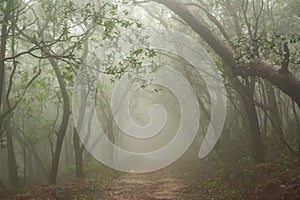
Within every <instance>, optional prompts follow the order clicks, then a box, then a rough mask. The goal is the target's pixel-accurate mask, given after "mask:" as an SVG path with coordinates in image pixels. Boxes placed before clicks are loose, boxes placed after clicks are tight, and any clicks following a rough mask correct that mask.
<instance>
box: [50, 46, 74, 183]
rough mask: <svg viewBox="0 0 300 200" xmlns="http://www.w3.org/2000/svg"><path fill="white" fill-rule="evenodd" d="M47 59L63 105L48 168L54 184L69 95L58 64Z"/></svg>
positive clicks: (66, 117) (66, 122)
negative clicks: (55, 78)
mask: <svg viewBox="0 0 300 200" xmlns="http://www.w3.org/2000/svg"><path fill="white" fill-rule="evenodd" d="M44 52H46V54H49V53H48V52H47V51H46V50H44ZM48 59H49V61H50V64H51V65H52V67H53V69H54V71H55V75H56V77H57V80H58V83H59V87H60V90H61V93H62V97H63V104H64V105H63V116H62V121H61V124H60V127H59V130H58V133H57V140H56V146H55V150H54V155H53V158H52V163H51V168H50V173H49V183H56V178H57V172H58V164H59V158H60V153H61V149H62V145H63V141H64V137H65V134H66V130H67V126H68V122H69V116H70V102H69V94H68V91H67V88H66V85H65V83H64V79H63V77H62V75H61V72H60V69H59V66H58V63H57V62H56V61H55V60H54V58H52V57H49V58H48Z"/></svg>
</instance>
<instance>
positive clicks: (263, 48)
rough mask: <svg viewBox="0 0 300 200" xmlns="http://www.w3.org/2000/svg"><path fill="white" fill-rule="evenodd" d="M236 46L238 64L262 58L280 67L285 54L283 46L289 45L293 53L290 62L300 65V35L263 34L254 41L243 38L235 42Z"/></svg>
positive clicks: (246, 37)
mask: <svg viewBox="0 0 300 200" xmlns="http://www.w3.org/2000/svg"><path fill="white" fill-rule="evenodd" d="M234 44H235V48H236V51H235V59H236V61H237V63H243V62H245V61H247V60H249V59H252V58H255V57H258V56H260V57H263V58H265V59H268V60H271V61H273V63H274V64H277V65H280V64H281V62H282V60H283V59H284V53H285V52H284V51H283V45H284V44H287V45H288V46H289V49H290V53H291V58H290V60H291V61H290V62H291V63H293V64H300V35H295V34H288V35H283V34H279V33H276V32H275V33H273V34H272V35H265V34H261V35H259V36H258V37H257V38H256V39H255V40H254V41H251V40H250V38H249V37H248V36H243V37H240V38H237V39H236V40H234Z"/></svg>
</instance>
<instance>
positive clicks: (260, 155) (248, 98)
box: [242, 81, 265, 162]
mask: <svg viewBox="0 0 300 200" xmlns="http://www.w3.org/2000/svg"><path fill="white" fill-rule="evenodd" d="M244 88H245V89H244V90H243V91H246V92H244V94H243V95H242V101H243V104H244V107H245V109H246V114H247V117H248V123H249V127H250V135H251V139H252V146H253V158H254V160H255V161H256V162H264V161H265V152H264V146H263V141H262V137H261V131H260V126H259V121H258V116H257V111H256V108H255V105H254V104H253V100H254V99H253V96H254V81H253V82H251V83H247V84H246V86H245V87H244Z"/></svg>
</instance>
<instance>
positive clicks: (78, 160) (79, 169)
mask: <svg viewBox="0 0 300 200" xmlns="http://www.w3.org/2000/svg"><path fill="white" fill-rule="evenodd" d="M73 144H74V151H75V168H76V178H81V179H83V178H84V172H83V159H82V151H81V145H80V138H79V135H78V132H77V129H76V127H74V128H73Z"/></svg>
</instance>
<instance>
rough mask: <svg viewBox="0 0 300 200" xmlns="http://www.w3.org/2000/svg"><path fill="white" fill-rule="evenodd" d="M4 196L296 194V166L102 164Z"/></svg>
mask: <svg viewBox="0 0 300 200" xmlns="http://www.w3.org/2000/svg"><path fill="white" fill-rule="evenodd" d="M7 199H19V200H29V199H66V200H68V199H78V200H79V199H82V200H84V199H99V200H172V199H173V200H202V199H203V200H206V199H207V200H211V199H225V200H227V199H237V200H240V199H250V200H252V199H261V200H267V199H270V200H271V199H272V200H277V199H278V200H279V199H288V200H289V199H300V167H299V165H298V166H297V165H288V164H284V163H280V164H279V163H263V164H251V162H250V161H248V160H247V159H246V160H244V161H243V162H240V163H237V165H236V166H232V168H230V169H228V168H226V167H224V166H219V164H215V165H212V166H210V167H208V166H204V165H202V166H201V165H199V164H198V163H194V164H185V165H184V166H183V165H180V166H178V165H172V166H170V167H167V168H164V169H162V170H159V171H156V172H151V173H145V174H132V173H120V172H116V171H113V170H106V172H105V173H98V172H97V173H94V174H89V176H88V178H86V179H85V180H79V179H63V180H62V181H60V182H59V183H58V184H57V185H56V186H54V185H43V186H35V187H33V188H31V189H30V190H28V191H27V192H25V193H24V194H20V195H18V196H15V197H9V198H7Z"/></svg>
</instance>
